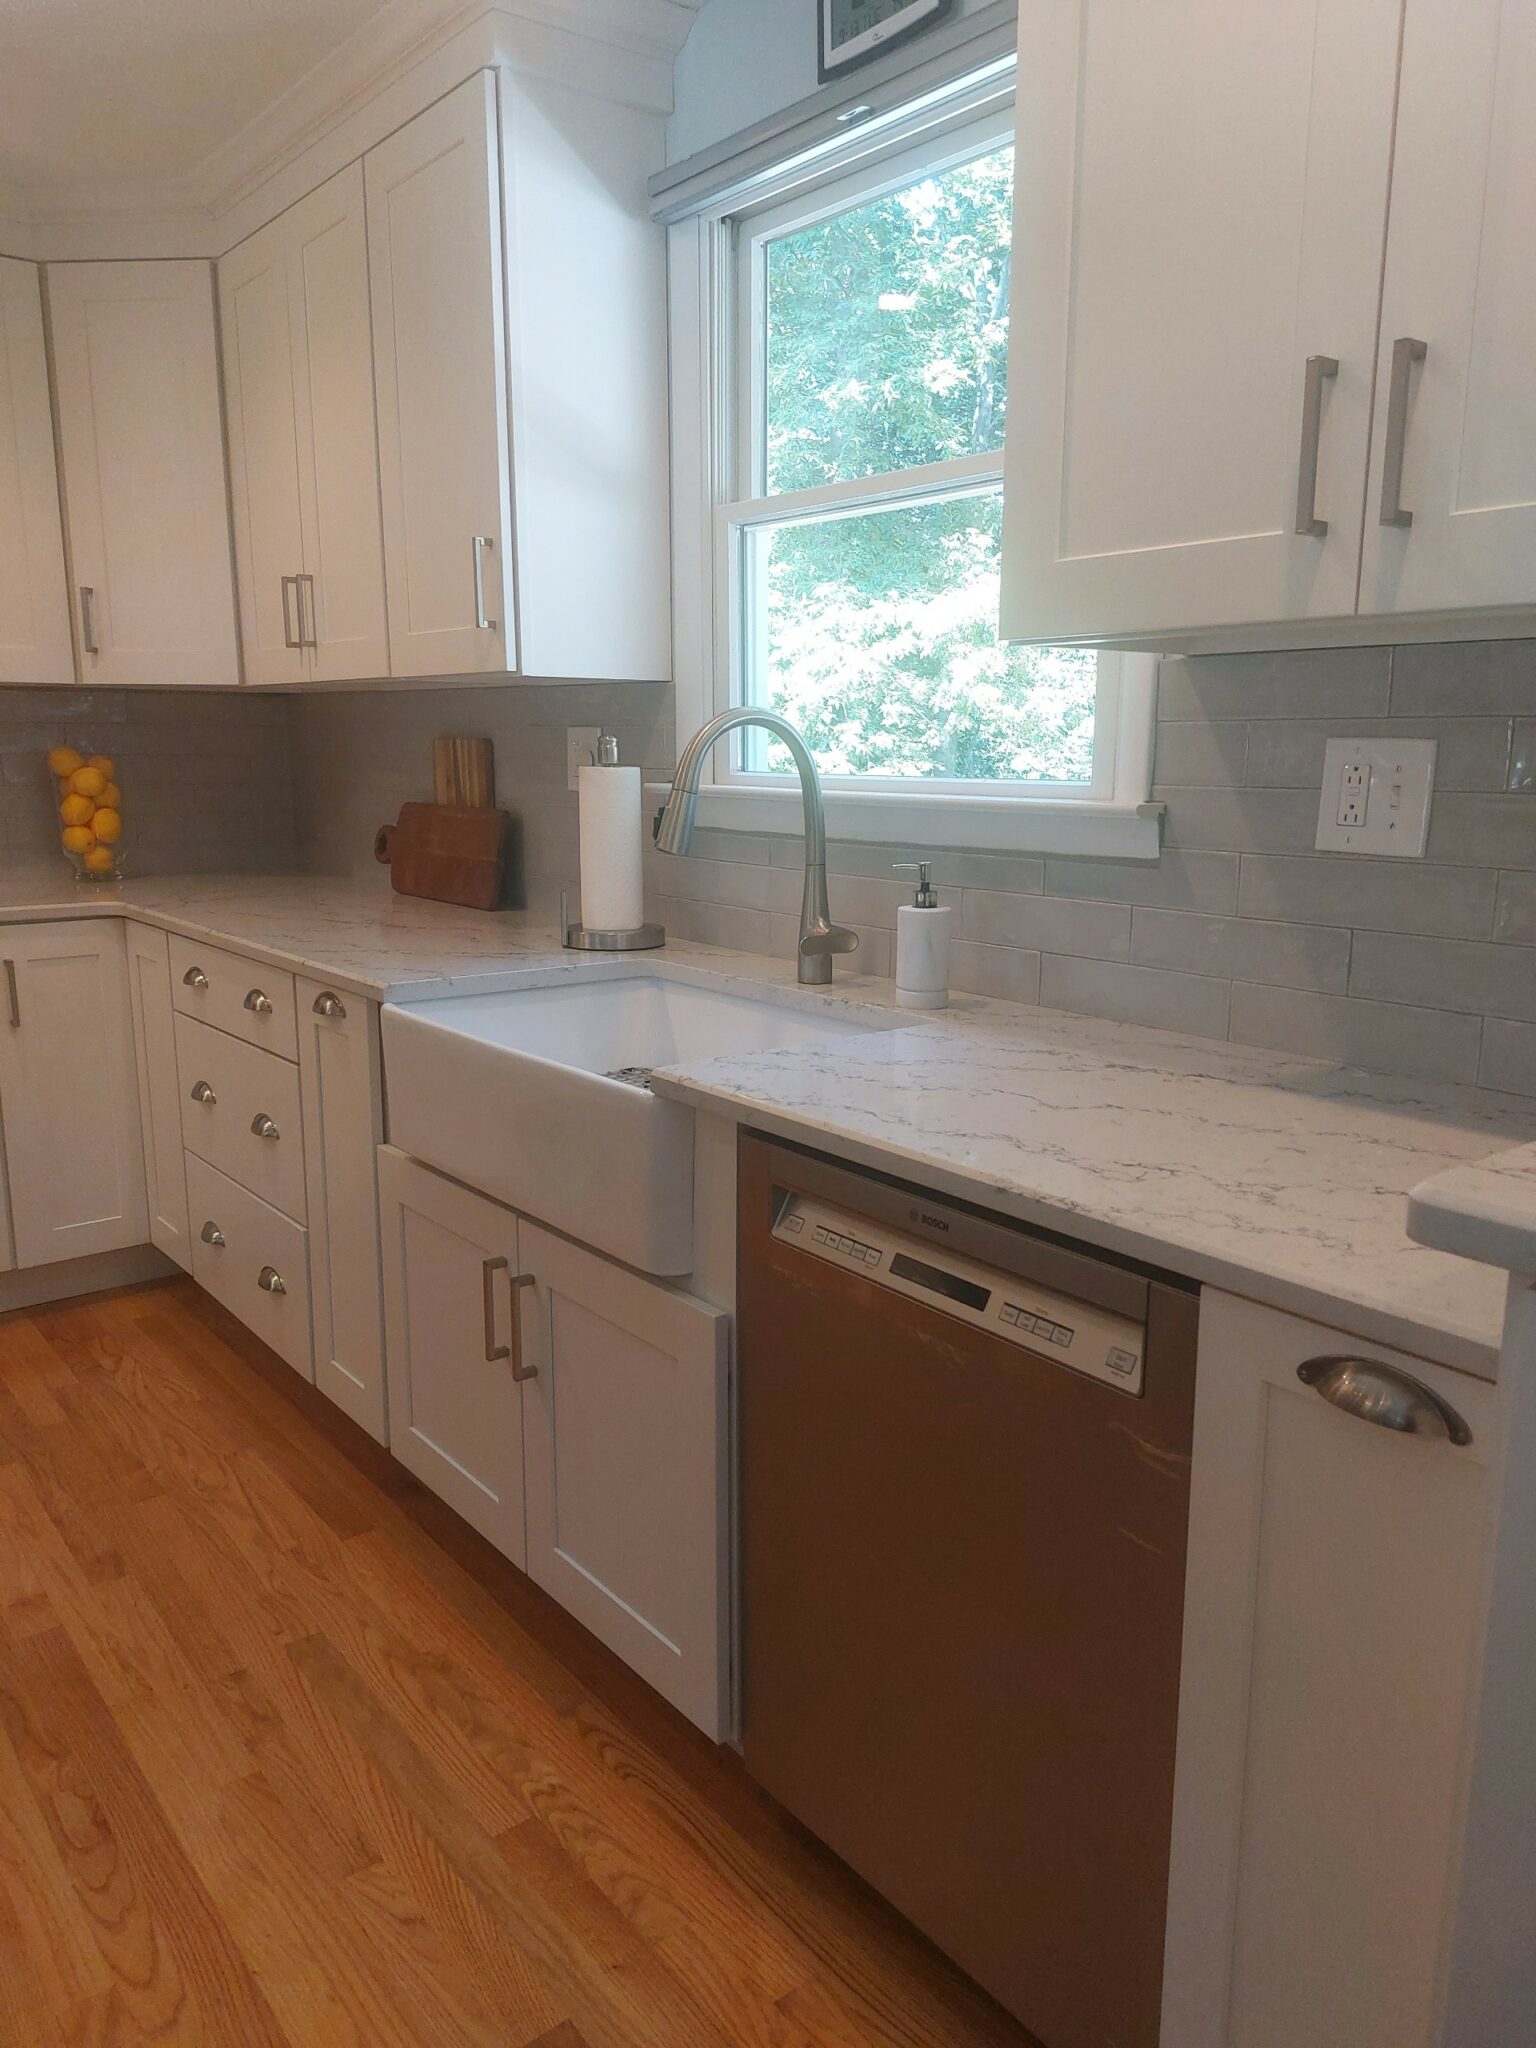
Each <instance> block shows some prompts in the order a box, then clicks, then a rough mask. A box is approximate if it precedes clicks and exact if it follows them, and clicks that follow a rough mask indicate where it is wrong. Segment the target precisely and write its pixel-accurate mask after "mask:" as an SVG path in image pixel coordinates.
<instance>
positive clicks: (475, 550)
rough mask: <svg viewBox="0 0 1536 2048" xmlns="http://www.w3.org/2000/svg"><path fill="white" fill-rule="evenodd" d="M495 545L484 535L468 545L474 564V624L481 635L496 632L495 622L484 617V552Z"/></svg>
mask: <svg viewBox="0 0 1536 2048" xmlns="http://www.w3.org/2000/svg"><path fill="white" fill-rule="evenodd" d="M495 545H496V543H495V541H493V540H492V539H491V537H490V535H489V534H486V533H477V534H476V535H475V537H474V539H473V540H472V541H471V543H470V552H471V554H472V555H473V556H474V562H475V624H476V626H477V627H478V628H479V630H480V631H481V632H482V633H494V632H495V630H496V621H495V620H494V619H488V618H487V617H486V615H485V551H486V549H487V548H493V547H495Z"/></svg>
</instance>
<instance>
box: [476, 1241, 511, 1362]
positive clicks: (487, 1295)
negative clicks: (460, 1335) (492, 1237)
mask: <svg viewBox="0 0 1536 2048" xmlns="http://www.w3.org/2000/svg"><path fill="white" fill-rule="evenodd" d="M506 1266H507V1261H506V1260H505V1259H482V1260H481V1261H480V1314H481V1318H482V1320H483V1321H484V1324H485V1362H486V1364H487V1365H494V1364H495V1362H496V1360H497V1359H498V1358H510V1357H511V1356H512V1346H511V1345H510V1344H498V1343H497V1342H496V1275H497V1274H498V1273H501V1272H504V1271H505V1270H506Z"/></svg>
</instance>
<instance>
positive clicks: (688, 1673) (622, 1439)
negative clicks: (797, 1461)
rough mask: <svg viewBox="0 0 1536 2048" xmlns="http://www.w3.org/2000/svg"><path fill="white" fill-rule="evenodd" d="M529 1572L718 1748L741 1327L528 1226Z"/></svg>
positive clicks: (524, 1246) (522, 1241)
mask: <svg viewBox="0 0 1536 2048" xmlns="http://www.w3.org/2000/svg"><path fill="white" fill-rule="evenodd" d="M518 1270H519V1273H520V1274H522V1275H523V1276H525V1277H526V1278H527V1281H528V1283H529V1284H528V1285H526V1286H524V1287H520V1288H519V1289H518V1305H519V1307H520V1309H521V1313H522V1347H521V1348H522V1369H523V1371H524V1373H525V1374H527V1378H526V1379H525V1380H524V1382H523V1459H524V1472H525V1474H526V1481H525V1483H526V1488H527V1500H528V1570H529V1572H530V1573H531V1575H532V1576H533V1577H534V1578H535V1579H537V1580H538V1582H539V1584H540V1585H541V1586H543V1587H544V1589H545V1591H546V1592H548V1593H551V1594H553V1596H554V1597H555V1599H557V1600H558V1601H559V1602H560V1604H561V1606H562V1607H564V1608H566V1609H568V1610H569V1612H570V1613H572V1614H574V1615H575V1616H576V1618H577V1620H578V1621H580V1622H582V1623H584V1624H585V1626H586V1627H587V1628H589V1629H590V1630H591V1631H592V1633H593V1635H595V1636H596V1637H597V1638H598V1640H599V1641H600V1642H604V1643H606V1644H607V1645H608V1647H609V1649H611V1650H613V1651H614V1652H615V1653H616V1654H617V1655H618V1656H620V1657H622V1658H623V1659H624V1662H625V1663H626V1664H628V1665H630V1666H631V1668H632V1669H634V1670H635V1671H638V1672H639V1674H640V1676H641V1677H642V1678H644V1679H646V1680H647V1681H648V1682H649V1683H650V1684H651V1685H653V1686H654V1687H655V1688H656V1690H657V1691H658V1692H659V1693H660V1694H661V1695H662V1697H663V1698H664V1699H668V1700H670V1701H671V1702H672V1704H673V1706H675V1707H677V1708H678V1709H679V1710H680V1711H681V1712H682V1713H684V1714H686V1715H687V1716H688V1718H689V1720H690V1721H694V1722H696V1723H697V1724H698V1726H699V1727H701V1728H702V1729H703V1730H704V1731H705V1733H706V1734H708V1735H710V1736H713V1737H714V1738H715V1739H716V1740H718V1739H719V1738H720V1737H721V1735H722V1734H723V1733H724V1732H725V1730H724V1705H725V1698H726V1678H727V1673H726V1671H725V1669H724V1663H723V1660H724V1655H725V1650H726V1646H727V1643H728V1640H729V1636H728V1619H727V1605H728V1591H729V1583H728V1559H727V1554H726V1518H725V1514H724V1511H723V1508H724V1503H725V1502H726V1501H727V1500H728V1499H729V1497H730V1488H729V1483H728V1475H727V1471H726V1446H727V1430H726V1422H727V1412H728V1383H727V1375H728V1372H729V1318H728V1317H726V1316H725V1315H723V1314H721V1313H720V1312H719V1311H718V1310H715V1309H712V1308H710V1307H708V1306H707V1305H706V1304H705V1303H704V1302H701V1301H696V1300H694V1299H693V1298H692V1296H690V1295H687V1294H682V1293H679V1292H678V1291H677V1290H676V1289H675V1288H672V1287H667V1286H662V1285H659V1284H658V1283H657V1282H656V1281H654V1280H646V1279H642V1278H641V1277H640V1276H639V1275H638V1274H635V1273H631V1272H630V1271H628V1270H627V1269H626V1268H625V1267H622V1266H616V1265H614V1264H613V1263H612V1262H611V1261H610V1260H608V1259H604V1258H599V1257H598V1255H597V1254H596V1253H595V1252H589V1251H586V1250H584V1249H583V1248H582V1247H581V1246H580V1245H574V1244H571V1243H569V1242H567V1240H566V1239H564V1238H560V1237H555V1236H554V1235H553V1234H552V1233H551V1232H549V1231H547V1230H541V1229H539V1228H538V1226H537V1225H536V1224H532V1223H527V1222H520V1223H519V1225H518Z"/></svg>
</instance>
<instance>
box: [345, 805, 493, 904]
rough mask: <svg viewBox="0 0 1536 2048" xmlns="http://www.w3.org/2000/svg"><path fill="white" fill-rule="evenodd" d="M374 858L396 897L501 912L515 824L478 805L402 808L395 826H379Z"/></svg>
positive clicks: (405, 806)
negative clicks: (385, 870)
mask: <svg viewBox="0 0 1536 2048" xmlns="http://www.w3.org/2000/svg"><path fill="white" fill-rule="evenodd" d="M373 857H374V859H375V860H379V861H383V862H384V863H385V864H386V865H387V866H388V868H389V870H390V880H391V882H392V883H393V884H394V889H395V894H396V895H397V896H426V897H429V898H430V899H431V900H432V901H433V902H434V903H460V904H462V905H463V906H464V907H465V909H467V910H499V909H500V908H501V907H502V905H503V904H504V903H505V901H506V899H507V885H508V882H509V880H510V878H511V867H512V820H511V818H510V817H509V816H508V815H507V813H506V812H505V811H498V810H484V809H481V808H478V807H477V808H474V809H470V808H466V807H461V806H458V805H454V804H402V805H401V806H400V816H399V818H398V819H397V820H396V822H395V823H394V824H393V825H381V826H380V827H379V830H378V835H377V837H376V838H375V840H374V842H373Z"/></svg>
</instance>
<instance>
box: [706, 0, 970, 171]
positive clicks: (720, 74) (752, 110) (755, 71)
mask: <svg viewBox="0 0 1536 2048" xmlns="http://www.w3.org/2000/svg"><path fill="white" fill-rule="evenodd" d="M986 4H987V0H958V4H957V6H956V8H955V12H956V13H957V14H974V13H976V12H977V11H978V10H979V9H980V8H981V7H983V6H985V5H986ZM816 23H817V10H816V0H705V4H704V6H703V7H702V8H701V9H700V11H699V18H698V20H697V21H696V22H695V23H694V25H693V28H692V29H691V30H690V32H689V36H688V40H687V42H686V43H685V44H684V45H683V52H682V55H681V56H680V57H679V58H678V60H677V70H676V88H675V102H674V111H673V114H672V118H671V120H670V121H669V122H668V123H667V162H668V163H669V164H675V163H678V162H680V161H681V160H682V158H684V157H687V156H692V155H693V154H694V152H695V151H696V150H700V149H707V148H709V146H710V145H711V144H712V143H716V142H720V141H723V140H724V138H725V137H726V136H727V135H734V134H735V133H736V132H737V130H738V129H740V128H749V127H751V125H752V124H753V122H754V121H762V120H765V119H766V118H767V117H768V115H770V114H776V113H778V111H779V110H780V108H782V107H788V106H792V105H793V104H794V102H795V101H796V100H803V99H804V98H805V97H806V96H807V94H809V93H813V92H815V91H816V90H817V85H818V81H817V77H816ZM907 47H908V48H909V50H910V51H911V54H912V57H913V59H914V60H916V59H917V58H918V57H919V56H920V55H921V53H922V38H921V37H917V38H916V39H914V41H913V42H912V43H910V44H909V45H908V46H907Z"/></svg>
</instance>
